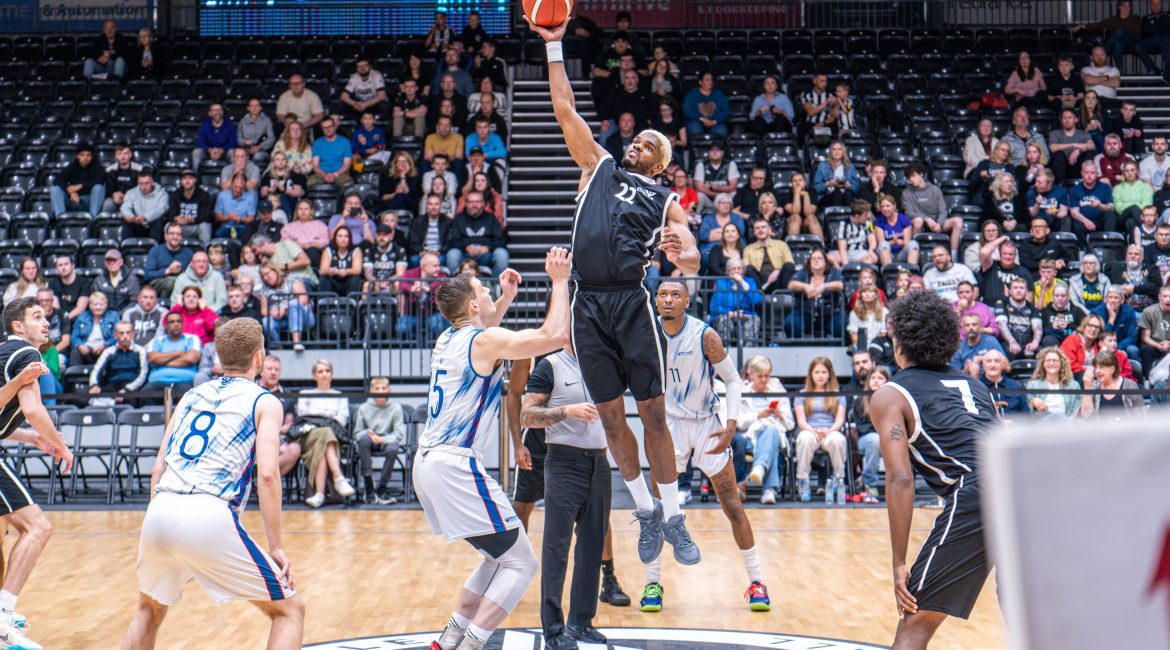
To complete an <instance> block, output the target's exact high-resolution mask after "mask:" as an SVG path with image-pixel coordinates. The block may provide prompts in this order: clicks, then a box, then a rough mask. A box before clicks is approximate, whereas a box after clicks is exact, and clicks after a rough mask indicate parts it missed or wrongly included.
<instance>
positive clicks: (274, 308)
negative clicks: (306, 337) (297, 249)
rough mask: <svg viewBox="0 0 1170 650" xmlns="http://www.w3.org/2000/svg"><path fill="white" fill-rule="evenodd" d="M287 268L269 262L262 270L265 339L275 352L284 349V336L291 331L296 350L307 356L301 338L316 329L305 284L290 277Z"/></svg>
mask: <svg viewBox="0 0 1170 650" xmlns="http://www.w3.org/2000/svg"><path fill="white" fill-rule="evenodd" d="M282 269H283V265H281V264H277V263H273V262H271V261H269V262H268V263H267V264H265V265H264V266H262V267H261V268H260V279H261V281H262V282H261V284H260V287H259V289H258V292H259V294H260V315H261V316H262V318H263V320H262V321H261V323H262V325H263V326H264V337H265V338H266V339H267V342H268V345H269V347H270V348H272V349H280V347H281V345H282V342H283V341H284V338H283V337H282V336H281V335H280V333H281V332H282V331H284V330H285V329H287V330H288V332H289V335H290V337H291V339H292V343H293V350H294V351H296V352H304V350H305V346H304V344H302V343H301V337H302V336H303V334H304V332H305V331H306V330H308V329H312V328H313V327H314V325H316V322H317V319H316V316H315V315H314V314H313V310H312V308H311V305H310V304H309V297H308V295H307V294H306V293H305V292H306V291H307V287H306V286H305V283H304V282H302V281H301V280H300V279H298V276H296V275H293V274H291V273H289V274H286V273H285V272H284V271H283V270H282Z"/></svg>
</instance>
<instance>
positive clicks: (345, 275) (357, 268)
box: [319, 228, 372, 296]
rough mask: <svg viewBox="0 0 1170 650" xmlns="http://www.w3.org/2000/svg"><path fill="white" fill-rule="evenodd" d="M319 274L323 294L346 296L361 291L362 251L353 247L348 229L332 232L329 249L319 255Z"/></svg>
mask: <svg viewBox="0 0 1170 650" xmlns="http://www.w3.org/2000/svg"><path fill="white" fill-rule="evenodd" d="M371 239H372V238H371ZM319 273H320V277H321V285H320V287H319V289H320V290H321V291H323V292H327V293H328V292H332V293H336V294H337V295H339V296H347V295H349V294H351V293H357V292H358V291H360V290H361V286H362V281H361V277H362V249H361V248H360V247H355V246H354V244H353V235H352V234H350V231H349V228H337V229H336V230H334V231H333V236H332V238H331V239H330V244H329V248H326V249H325V250H324V251H323V252H322V253H321V268H320V270H319Z"/></svg>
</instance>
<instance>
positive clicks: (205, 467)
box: [158, 377, 269, 510]
mask: <svg viewBox="0 0 1170 650" xmlns="http://www.w3.org/2000/svg"><path fill="white" fill-rule="evenodd" d="M267 394H269V393H268V391H266V390H264V389H263V388H261V387H260V386H258V385H256V383H255V382H253V381H249V380H247V379H244V378H242V377H223V378H221V379H217V380H215V381H209V382H206V383H204V384H201V385H200V386H199V387H197V388H193V389H191V390H189V391H187V394H186V395H184V396H183V399H181V400H179V404H178V406H176V407H175V414H174V418H175V420H174V422H175V427H174V429H173V430H172V432H171V437H170V440H169V441H168V442H167V449H166V454H165V456H164V460H165V462H166V465H167V468H166V472H164V473H163V476H162V480H161V481H159V484H158V490H159V491H160V492H174V493H176V494H194V493H197V492H202V493H205V494H210V495H212V496H215V497H219V498H221V499H223V500H224V501H227V502H228V503H229V504H230V505H231V507H232V508H234V509H237V510H239V509H241V508H242V507H243V504H245V503H247V501H248V491H249V489H250V487H251V481H252V467H253V465H254V464H255V462H256V403H257V402H259V401H260V398H261V397H262V396H264V395H267Z"/></svg>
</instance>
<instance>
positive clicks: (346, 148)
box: [308, 117, 353, 189]
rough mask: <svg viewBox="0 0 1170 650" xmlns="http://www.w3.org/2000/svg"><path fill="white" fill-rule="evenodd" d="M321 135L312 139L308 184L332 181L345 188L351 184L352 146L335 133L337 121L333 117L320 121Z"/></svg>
mask: <svg viewBox="0 0 1170 650" xmlns="http://www.w3.org/2000/svg"><path fill="white" fill-rule="evenodd" d="M321 133H322V135H321V137H319V138H317V139H316V140H314V141H313V173H312V175H310V176H309V180H308V183H309V186H310V187H311V186H313V185H317V184H320V183H332V184H334V185H337V186H338V187H340V188H342V189H345V188H346V187H349V186H350V185H352V184H353V178H351V177H350V175H349V171H350V166H351V165H352V164H353V147H352V146H351V145H350V142H349V140H347V139H346V138H343V137H341V136H339V135H338V134H337V121H336V119H335V118H333V117H328V118H325V119H324V120H322V121H321Z"/></svg>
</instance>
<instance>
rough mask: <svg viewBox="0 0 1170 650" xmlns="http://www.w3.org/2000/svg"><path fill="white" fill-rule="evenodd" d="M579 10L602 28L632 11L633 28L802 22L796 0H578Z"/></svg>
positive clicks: (764, 25) (763, 26)
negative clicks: (700, 0) (623, 13)
mask: <svg viewBox="0 0 1170 650" xmlns="http://www.w3.org/2000/svg"><path fill="white" fill-rule="evenodd" d="M576 4H577V13H579V14H580V15H583V16H587V17H588V18H589V19H590V20H592V21H593V22H595V23H597V25H598V26H599V27H601V28H602V29H612V28H613V26H614V24H615V23H616V22H617V15H618V14H619V13H621V12H623V11H628V12H629V13H630V18H631V22H632V24H633V29H682V28H690V29H699V28H702V29H732V28H740V29H780V28H783V27H799V26H800V25H801V11H800V7H801V3H800V2H796V1H795V0H709V1H707V2H696V1H695V0H578V2H577V3H576Z"/></svg>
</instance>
